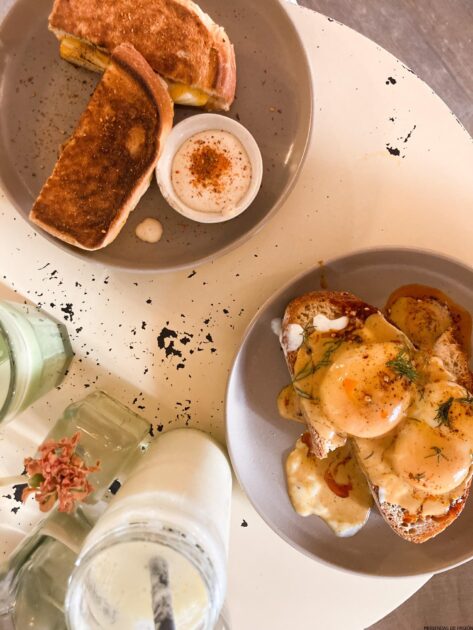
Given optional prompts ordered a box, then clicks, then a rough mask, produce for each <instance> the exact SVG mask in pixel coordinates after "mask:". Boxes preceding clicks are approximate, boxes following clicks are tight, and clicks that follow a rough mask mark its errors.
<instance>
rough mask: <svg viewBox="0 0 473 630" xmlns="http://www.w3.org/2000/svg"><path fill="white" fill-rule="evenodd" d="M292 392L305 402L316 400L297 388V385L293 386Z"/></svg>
mask: <svg viewBox="0 0 473 630" xmlns="http://www.w3.org/2000/svg"><path fill="white" fill-rule="evenodd" d="M294 391H295V392H296V394H297V395H298V396H300V397H301V398H305V399H306V400H316V399H315V398H314V397H313V396H312V395H311V394H309V392H306V391H304V390H303V389H301V388H300V387H297V385H294Z"/></svg>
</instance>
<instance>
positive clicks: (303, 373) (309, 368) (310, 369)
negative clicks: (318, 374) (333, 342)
mask: <svg viewBox="0 0 473 630" xmlns="http://www.w3.org/2000/svg"><path fill="white" fill-rule="evenodd" d="M313 373H314V365H313V363H312V361H308V362H307V363H306V364H305V365H304V367H303V368H302V370H299V372H297V374H296V375H295V376H294V378H293V379H292V382H293V383H296V382H297V381H301V380H302V379H303V378H307V377H308V376H310V375H311V374H313Z"/></svg>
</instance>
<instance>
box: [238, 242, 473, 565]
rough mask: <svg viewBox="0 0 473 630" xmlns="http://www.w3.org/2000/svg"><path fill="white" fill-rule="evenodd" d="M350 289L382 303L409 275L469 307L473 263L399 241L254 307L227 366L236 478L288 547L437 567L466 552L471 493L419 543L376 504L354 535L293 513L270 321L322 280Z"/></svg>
mask: <svg viewBox="0 0 473 630" xmlns="http://www.w3.org/2000/svg"><path fill="white" fill-rule="evenodd" d="M322 274H324V277H325V280H326V281H327V283H328V287H329V288H330V289H336V290H347V291H352V292H353V293H355V294H356V295H358V296H360V298H362V299H363V300H365V301H366V302H369V303H371V304H374V305H376V306H379V307H382V306H383V305H384V303H385V300H386V298H387V297H388V295H389V294H390V293H391V291H393V290H394V289H395V288H397V287H399V286H401V285H403V284H408V283H421V284H427V285H431V286H433V287H437V288H439V289H441V290H442V291H444V292H446V293H447V294H448V295H450V296H451V297H452V298H453V299H454V300H455V301H456V302H458V303H459V304H461V305H463V306H465V307H466V308H467V309H468V310H469V311H470V312H473V270H472V269H470V268H468V267H466V266H464V265H462V264H461V263H458V262H454V261H452V260H450V259H447V258H444V257H441V256H438V255H435V254H432V253H427V252H419V251H412V250H406V249H383V250H370V251H365V252H360V253H356V254H353V255H350V256H346V257H344V258H338V259H336V260H333V261H331V262H329V263H328V264H327V265H326V266H325V267H324V270H323V271H322V270H321V269H320V268H316V269H313V270H311V271H309V272H307V273H305V274H304V275H303V276H300V277H299V278H297V279H296V280H294V281H292V282H291V283H290V284H289V285H287V286H286V287H284V288H283V289H282V290H281V291H279V292H278V293H277V294H276V295H274V296H273V297H272V298H271V299H270V300H269V301H268V302H266V304H265V305H263V307H262V308H261V310H260V311H258V314H257V316H256V317H255V319H254V320H253V322H252V323H251V325H250V327H249V329H248V331H247V332H246V334H245V337H244V339H243V342H242V345H241V348H240V350H239V352H238V354H237V356H236V359H235V363H234V365H233V368H232V372H231V376H230V380H229V384H228V390H227V400H226V415H227V440H228V446H229V450H230V455H231V458H232V462H233V466H234V469H235V471H236V474H237V476H238V478H239V481H240V483H241V485H242V486H243V488H244V490H245V491H246V493H247V495H248V497H249V498H250V500H251V502H252V503H253V505H254V506H255V508H256V509H257V510H258V512H259V513H260V514H261V516H262V517H263V518H264V519H265V521H266V522H267V523H268V525H270V527H272V528H273V529H274V531H276V532H277V533H278V534H279V535H280V536H281V537H282V538H284V539H285V540H286V541H287V542H289V543H290V544H291V545H293V546H294V547H296V548H297V549H299V550H300V551H302V552H304V553H306V554H307V555H309V556H311V557H312V558H315V559H317V560H320V561H322V562H324V563H327V564H330V565H334V566H336V567H339V568H342V569H346V570H349V571H354V572H357V573H365V574H370V575H381V576H408V575H419V574H424V573H433V572H437V571H442V570H445V569H448V568H451V567H452V566H454V565H456V564H460V563H462V562H465V561H466V560H469V559H471V558H472V557H473V536H472V534H471V532H472V530H473V500H472V499H470V501H469V502H468V503H467V505H466V507H465V509H464V511H463V514H462V515H461V516H460V517H459V518H458V519H457V521H456V522H455V523H453V525H451V526H450V527H449V528H448V529H447V530H446V531H445V532H444V533H443V534H441V535H440V536H439V537H437V538H434V539H433V540H431V541H429V542H426V543H424V544H422V545H415V544H412V543H408V542H406V541H404V540H403V539H402V538H400V537H399V536H397V535H396V534H394V533H393V532H392V530H391V528H390V527H389V526H388V525H386V524H385V522H384V520H383V519H382V518H381V516H380V515H379V514H378V512H377V511H376V510H373V512H372V514H371V516H370V518H369V520H368V523H367V524H366V525H365V527H364V528H363V529H362V530H361V531H360V532H359V533H358V534H356V535H355V536H353V537H352V538H337V537H336V536H335V535H334V534H333V533H332V531H331V530H330V529H329V528H328V526H327V525H326V524H325V523H324V522H323V521H322V520H320V519H319V518H318V517H316V516H311V517H306V518H303V517H301V516H298V515H297V514H296V513H295V512H294V510H293V509H292V506H291V504H290V502H289V499H288V496H287V492H286V482H285V477H284V471H283V464H284V461H285V459H286V457H287V454H288V452H289V451H290V450H291V449H292V447H293V444H294V443H295V441H296V439H297V437H298V436H299V435H300V434H301V432H302V431H301V425H299V424H297V423H293V422H290V421H285V420H282V419H280V418H279V416H278V411H277V407H276V396H277V394H278V393H279V391H280V390H281V389H282V387H283V386H284V385H286V384H287V383H288V372H287V369H286V365H285V361H284V357H283V354H282V352H281V350H280V348H279V343H278V340H277V337H276V336H275V335H274V333H273V332H272V331H271V320H272V319H273V318H275V317H281V316H282V314H283V312H284V309H285V307H286V305H287V303H288V302H289V301H290V300H291V299H292V298H294V297H297V296H298V295H301V294H303V293H305V292H307V291H311V290H316V289H319V288H320V287H321V279H322Z"/></svg>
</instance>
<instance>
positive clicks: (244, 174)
mask: <svg viewBox="0 0 473 630" xmlns="http://www.w3.org/2000/svg"><path fill="white" fill-rule="evenodd" d="M262 173H263V166H262V160H261V153H260V151H259V149H258V145H257V144H256V141H255V140H254V138H253V136H252V135H251V134H250V132H249V131H248V130H247V129H245V127H243V126H242V125H240V124H239V123H238V122H236V121H234V120H232V119H231V118H227V117H225V116H219V115H217V114H202V115H199V116H192V117H191V118H188V119H186V120H184V121H183V122H181V123H179V124H178V125H176V127H174V129H173V130H172V132H171V134H170V136H169V138H168V140H167V143H166V145H165V148H164V152H163V155H162V157H161V159H160V161H159V163H158V167H157V169H156V175H157V179H158V184H159V187H160V189H161V192H162V193H163V195H164V197H165V198H166V200H167V201H168V203H169V204H170V205H171V206H172V207H173V208H174V209H175V210H177V211H178V212H180V213H181V214H183V215H184V216H186V217H188V218H190V219H193V220H194V221H199V222H201V223H217V222H221V221H228V220H229V219H232V218H234V217H236V216H238V215H239V214H241V212H243V211H244V210H245V209H246V208H248V206H249V205H250V204H251V202H252V201H253V199H254V198H255V197H256V195H257V193H258V190H259V187H260V184H261V178H262Z"/></svg>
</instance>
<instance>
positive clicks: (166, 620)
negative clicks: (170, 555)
mask: <svg viewBox="0 0 473 630" xmlns="http://www.w3.org/2000/svg"><path fill="white" fill-rule="evenodd" d="M149 572H150V579H151V603H152V606H153V619H154V627H155V629H156V630H175V627H176V626H175V624H174V615H173V611H172V598H171V590H170V588H169V571H168V563H167V562H166V560H165V559H164V558H159V557H155V558H151V560H150V561H149Z"/></svg>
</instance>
